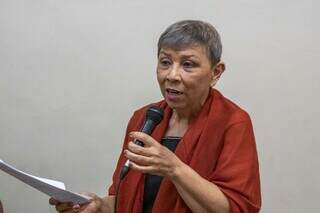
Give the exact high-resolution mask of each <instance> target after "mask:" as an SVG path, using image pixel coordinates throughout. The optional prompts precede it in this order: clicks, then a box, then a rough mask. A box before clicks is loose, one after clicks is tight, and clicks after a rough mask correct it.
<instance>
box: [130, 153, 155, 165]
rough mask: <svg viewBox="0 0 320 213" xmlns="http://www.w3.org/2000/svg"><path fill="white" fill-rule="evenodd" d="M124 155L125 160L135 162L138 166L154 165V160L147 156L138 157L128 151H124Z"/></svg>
mask: <svg viewBox="0 0 320 213" xmlns="http://www.w3.org/2000/svg"><path fill="white" fill-rule="evenodd" d="M124 155H125V156H126V158H128V159H129V160H130V161H133V162H136V163H138V164H139V165H144V166H147V165H151V164H154V163H155V162H154V159H153V158H151V157H148V156H143V155H139V154H135V153H133V152H131V151H129V150H125V151H124Z"/></svg>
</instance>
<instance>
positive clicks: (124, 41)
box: [0, 0, 320, 213]
mask: <svg viewBox="0 0 320 213" xmlns="http://www.w3.org/2000/svg"><path fill="white" fill-rule="evenodd" d="M195 2H196V1H186V0H183V1H169V0H162V1H146V0H144V1H141V0H140V1H139V0H131V1H123V0H120V1H119V0H118V1H107V0H106V1H101V0H97V1H84V0H68V1H65V0H28V1H23V0H20V1H19V0H0V158H2V159H3V160H5V161H7V162H9V163H12V164H13V165H15V166H16V167H18V168H19V169H22V170H24V171H27V172H30V173H33V174H35V175H38V176H43V177H47V178H52V179H58V180H62V181H64V182H65V183H66V185H67V187H68V188H69V189H71V190H74V191H93V192H97V193H98V194H99V195H103V194H104V193H105V191H106V187H107V185H108V184H109V182H110V179H111V176H112V173H113V169H114V167H115V163H116V160H117V158H118V154H119V152H120V146H121V143H122V138H123V134H124V129H125V127H126V123H127V121H128V119H129V117H130V115H131V113H132V112H133V110H134V109H135V108H137V107H139V106H141V105H144V104H146V103H149V102H151V101H156V100H158V99H159V98H160V97H161V96H160V92H159V90H158V86H157V83H156V79H155V62H156V41H157V38H158V36H159V35H160V33H161V32H162V31H163V30H164V28H165V27H166V26H168V25H169V24H171V23H172V22H175V21H177V20H180V19H186V18H188V19H202V20H206V21H209V22H211V23H212V24H214V25H215V26H216V27H217V29H218V30H219V31H220V33H221V36H222V41H223V44H224V54H223V56H224V57H223V58H224V60H225V62H226V64H227V72H226V73H225V74H224V76H223V78H222V80H221V81H220V82H219V85H218V87H219V89H220V90H221V91H222V92H223V93H224V94H225V95H226V96H227V97H229V98H231V99H232V100H234V101H235V102H237V103H238V104H239V105H241V106H243V107H244V108H245V109H246V110H247V111H248V112H249V113H250V114H251V117H252V120H253V123H254V127H255V134H256V138H257V145H258V149H259V158H260V166H261V178H262V190H263V210H262V212H265V213H269V212H290V213H294V212H316V211H317V210H318V208H317V207H318V195H319V192H320V185H319V175H320V174H319V172H318V171H317V168H318V167H319V165H320V160H319V157H318V156H319V154H318V150H320V144H319V139H320V137H319V136H318V131H319V130H318V129H319V128H318V127H319V125H318V120H319V113H320V111H319V107H320V101H319V98H318V96H319V94H318V93H319V92H320V91H319V79H320V74H319V71H318V62H319V59H320V58H319V56H320V47H319V44H320V29H319V21H318V20H319V19H320V15H319V13H318V9H319V6H320V4H319V1H316V0H306V1H298V0H282V1H279V0H240V1H216V0H208V1H197V3H195ZM0 199H1V200H2V202H3V204H4V207H5V209H6V212H9V213H15V212H53V210H52V209H51V210H50V208H49V206H48V204H47V200H48V198H47V197H46V196H44V195H42V194H41V193H39V192H37V191H35V190H33V189H31V188H29V187H26V186H25V185H23V184H22V183H20V182H18V181H17V180H15V179H12V178H11V177H9V176H8V175H6V174H4V173H3V172H0Z"/></svg>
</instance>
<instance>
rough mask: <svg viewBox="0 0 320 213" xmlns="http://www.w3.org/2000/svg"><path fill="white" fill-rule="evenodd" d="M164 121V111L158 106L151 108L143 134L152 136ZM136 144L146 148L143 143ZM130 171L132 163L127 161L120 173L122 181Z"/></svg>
mask: <svg viewBox="0 0 320 213" xmlns="http://www.w3.org/2000/svg"><path fill="white" fill-rule="evenodd" d="M162 119H163V109H161V108H159V107H156V106H151V107H150V108H149V109H148V110H147V112H146V119H145V122H144V124H143V127H142V129H141V132H143V133H146V134H148V135H151V133H152V132H153V130H154V128H155V127H156V126H157V125H158V124H159V123H160V122H161V120H162ZM134 143H135V144H137V145H139V146H144V144H143V142H142V141H139V140H135V141H134ZM129 169H130V161H129V160H127V161H126V163H125V164H124V166H123V167H122V170H121V172H120V179H121V180H122V179H123V178H124V177H125V176H126V175H127V174H128V172H129Z"/></svg>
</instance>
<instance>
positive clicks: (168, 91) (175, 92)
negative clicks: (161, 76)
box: [166, 88, 183, 95]
mask: <svg viewBox="0 0 320 213" xmlns="http://www.w3.org/2000/svg"><path fill="white" fill-rule="evenodd" d="M166 92H167V93H169V94H171V95H181V94H183V92H180V91H179V90H175V89H171V88H167V89H166Z"/></svg>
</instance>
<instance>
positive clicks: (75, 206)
mask: <svg viewBox="0 0 320 213" xmlns="http://www.w3.org/2000/svg"><path fill="white" fill-rule="evenodd" d="M72 209H73V211H75V212H78V211H79V209H80V205H79V204H77V205H74V206H73V207H72Z"/></svg>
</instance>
